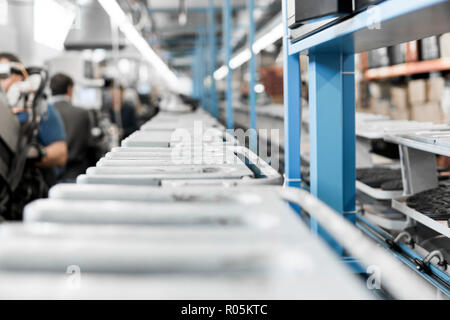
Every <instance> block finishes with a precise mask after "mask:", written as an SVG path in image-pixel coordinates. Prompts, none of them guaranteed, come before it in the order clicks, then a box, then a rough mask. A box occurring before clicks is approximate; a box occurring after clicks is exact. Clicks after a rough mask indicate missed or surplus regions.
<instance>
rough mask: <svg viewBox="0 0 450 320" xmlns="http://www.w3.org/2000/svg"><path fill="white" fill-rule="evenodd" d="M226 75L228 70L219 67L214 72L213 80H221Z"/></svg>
mask: <svg viewBox="0 0 450 320" xmlns="http://www.w3.org/2000/svg"><path fill="white" fill-rule="evenodd" d="M227 75H228V68H227V67H226V66H221V67H220V68H219V69H217V70H216V72H214V79H216V80H222V79H223V78H225V77H226V76H227Z"/></svg>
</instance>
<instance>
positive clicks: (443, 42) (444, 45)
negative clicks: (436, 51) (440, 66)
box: [439, 33, 450, 58]
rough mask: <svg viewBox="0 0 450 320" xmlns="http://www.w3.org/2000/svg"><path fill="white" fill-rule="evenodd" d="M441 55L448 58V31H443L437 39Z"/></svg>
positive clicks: (449, 36)
mask: <svg viewBox="0 0 450 320" xmlns="http://www.w3.org/2000/svg"><path fill="white" fill-rule="evenodd" d="M439 47H440V51H441V57H442V58H444V57H446V58H450V33H444V34H443V35H441V37H440V39H439Z"/></svg>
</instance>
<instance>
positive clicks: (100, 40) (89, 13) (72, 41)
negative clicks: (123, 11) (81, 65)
mask: <svg viewBox="0 0 450 320" xmlns="http://www.w3.org/2000/svg"><path fill="white" fill-rule="evenodd" d="M77 19H78V21H77V23H76V26H75V27H74V28H72V30H70V32H69V35H68V36H67V39H66V41H65V43H64V47H65V48H66V49H67V50H84V49H109V50H111V49H112V47H113V45H112V34H111V23H110V19H109V16H108V14H107V13H106V12H105V10H103V8H102V7H101V6H100V4H99V3H98V2H97V1H91V2H89V3H86V4H84V5H82V6H80V7H79V15H78V18H77ZM124 47H125V41H124V37H123V36H122V35H120V41H119V48H120V49H122V48H124Z"/></svg>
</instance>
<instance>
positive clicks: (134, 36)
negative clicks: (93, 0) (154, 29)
mask: <svg viewBox="0 0 450 320" xmlns="http://www.w3.org/2000/svg"><path fill="white" fill-rule="evenodd" d="M98 2H99V3H100V4H101V6H102V7H103V9H105V11H106V13H108V15H109V17H110V19H111V21H112V22H113V23H114V24H116V25H117V26H118V27H119V29H120V31H122V33H123V34H124V35H125V37H126V38H127V39H128V41H130V42H131V43H132V44H133V45H134V46H135V47H136V49H137V50H138V51H139V52H140V53H141V55H142V56H143V57H144V58H145V59H147V60H148V62H149V63H150V64H151V65H152V66H153V67H154V68H155V70H156V71H157V72H158V73H159V75H161V76H162V77H163V79H164V80H165V82H166V84H167V85H168V87H169V88H171V89H172V90H174V91H178V90H179V87H178V85H177V84H178V78H177V76H176V75H175V74H174V73H173V72H172V71H171V70H170V69H169V67H168V66H167V65H166V64H165V63H164V61H163V60H162V59H161V58H160V57H159V56H158V55H157V54H156V53H155V51H153V49H152V48H151V47H150V45H149V44H148V42H147V41H146V40H145V39H144V38H143V37H142V35H141V34H140V33H139V32H138V31H137V30H136V28H135V27H134V26H133V24H132V23H131V22H130V20H129V19H128V17H127V16H126V15H125V12H123V10H122V8H121V7H120V6H119V4H118V3H117V1H116V0H98Z"/></svg>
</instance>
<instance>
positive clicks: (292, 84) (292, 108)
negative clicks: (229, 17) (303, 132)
mask: <svg viewBox="0 0 450 320" xmlns="http://www.w3.org/2000/svg"><path fill="white" fill-rule="evenodd" d="M282 10H283V17H286V16H287V14H286V1H285V0H283V7H282ZM283 26H284V30H285V36H284V37H283V87H284V95H283V99H284V137H285V143H284V145H285V150H284V172H285V173H284V174H285V181H286V182H285V184H286V185H287V186H289V187H296V188H300V185H301V175H300V126H301V121H300V119H301V108H300V96H301V87H300V83H301V82H300V60H299V56H298V54H293V55H289V54H288V50H287V47H288V43H289V39H288V37H287V36H286V35H287V34H288V28H287V19H283Z"/></svg>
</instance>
